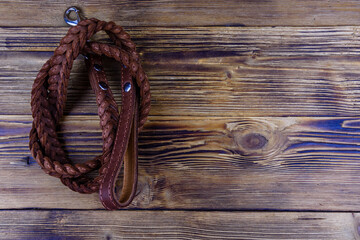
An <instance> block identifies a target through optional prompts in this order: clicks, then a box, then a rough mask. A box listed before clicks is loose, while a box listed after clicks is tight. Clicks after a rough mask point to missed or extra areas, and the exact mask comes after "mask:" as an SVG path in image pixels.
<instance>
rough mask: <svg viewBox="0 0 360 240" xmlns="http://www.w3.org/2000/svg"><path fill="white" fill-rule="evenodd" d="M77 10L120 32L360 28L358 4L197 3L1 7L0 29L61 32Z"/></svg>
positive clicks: (19, 1)
mask: <svg viewBox="0 0 360 240" xmlns="http://www.w3.org/2000/svg"><path fill="white" fill-rule="evenodd" d="M73 5H75V6H78V7H80V8H82V11H83V12H84V13H85V15H86V16H87V17H90V18H91V17H96V18H99V19H103V20H107V21H110V20H112V21H116V22H118V23H120V24H121V25H124V26H135V25H136V26H138V25H145V26H194V25H195V26H199V25H205V26H209V25H217V26H221V25H247V26H259V25H262V26H264V25H266V26H275V25H277V26H279V25H282V26H284V25H288V26H324V25H356V24H358V23H359V22H360V16H359V8H360V3H359V1H357V0H343V1H337V0H329V1H309V0H306V1H304V0H268V1H248V0H242V1H234V0H230V1H229V0H227V1H226V0H222V1H221V0H217V1H209V0H198V1H190V0H185V1H176V0H172V1H163V0H154V1H125V0H117V1H110V0H105V1H101V2H99V1H96V0H89V1H81V0H74V1H71V2H70V3H69V2H61V1H47V2H46V4H45V3H44V2H43V1H40V0H37V1H34V0H33V1H24V0H15V1H1V2H0V6H1V7H0V26H51V27H58V26H64V25H65V23H64V20H63V14H64V12H65V9H67V8H68V7H70V6H73Z"/></svg>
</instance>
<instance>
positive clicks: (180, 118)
mask: <svg viewBox="0 0 360 240" xmlns="http://www.w3.org/2000/svg"><path fill="white" fill-rule="evenodd" d="M69 4H71V5H75V6H76V5H77V6H80V7H82V9H83V11H84V13H85V15H86V16H88V17H97V18H100V19H103V20H113V21H115V22H116V23H118V24H119V25H122V26H124V27H125V29H126V30H127V31H128V32H129V33H130V34H131V36H132V38H133V40H134V41H135V42H136V44H137V46H138V50H139V52H140V55H141V58H142V59H143V63H144V67H145V70H146V72H147V73H148V75H149V77H150V80H151V90H152V106H153V108H152V110H151V113H150V118H149V122H148V123H147V124H146V126H145V128H144V131H143V133H142V135H141V137H140V145H139V148H140V156H139V157H140V159H139V160H140V178H139V186H138V193H137V197H136V198H135V201H134V202H133V204H132V205H131V207H130V208H131V210H128V211H120V212H106V211H104V210H103V207H102V205H101V204H100V202H99V200H98V196H97V195H96V194H92V195H82V194H78V193H75V192H72V191H71V190H69V189H68V188H66V187H64V186H63V185H62V184H61V183H60V182H59V180H58V179H55V178H53V177H50V176H47V175H45V174H44V173H43V171H42V170H41V169H40V168H39V166H38V165H37V164H36V162H35V161H34V159H33V158H32V157H31V156H30V153H29V150H28V132H29V130H30V126H31V113H30V104H29V101H30V90H31V85H32V82H33V80H34V78H35V76H36V74H37V71H38V70H39V69H40V67H41V65H42V64H43V63H44V62H45V61H46V60H47V59H48V58H49V57H50V56H51V52H52V51H53V50H54V48H55V47H56V46H57V44H58V42H59V40H60V38H61V37H62V36H63V35H64V34H65V33H66V31H67V29H68V28H67V27H65V24H64V22H63V19H62V17H63V12H64V10H65V9H66V8H67V7H69V6H70V5H69ZM359 9H360V2H359V1H355V0H345V1H337V0H330V1H308V0H306V1H300V0H268V1H204V0H200V1H159V0H155V1H109V0H106V1H101V2H99V1H93V0H91V1H77V0H75V1H72V2H71V3H68V2H65V3H63V2H59V1H22V0H15V1H0V62H1V64H0V106H1V107H0V183H1V184H0V238H3V239H69V238H70V239H71V238H72V239H81V238H86V239H88V238H90V239H91V238H92V239H99V238H100V239H101V238H105V239H113V238H115V239H117V238H127V239H128V238H148V239H161V238H164V239H173V238H182V239H201V238H203V239H205V238H215V239H226V238H228V239H360V237H359V233H358V232H359V229H360V228H359V221H360V220H359V219H360V215H359V213H355V214H352V212H359V211H360V200H359V199H360V198H359V196H360V174H359V172H360V161H359V160H360V154H359V153H360V148H359V146H360V134H359V133H360V130H359V129H360V128H359V126H360V120H359V116H360V114H359V110H360V98H359V89H360V88H359V86H360V82H359V79H360V71H359V53H360V51H359V49H360V48H359V47H360V41H359V32H360V31H359V27H358V26H357V25H358V24H359V23H360V14H359ZM99 39H100V40H104V36H103V35H102V36H100V37H99ZM106 65H107V67H106V72H107V73H108V77H109V78H110V83H111V87H112V88H113V89H114V92H115V93H118V92H119V86H118V84H117V82H118V75H119V71H118V67H117V65H116V64H114V63H112V62H107V64H106ZM85 71H86V70H85V68H84V65H83V63H82V61H81V59H80V60H79V61H77V62H76V63H75V66H74V69H73V71H72V80H71V81H70V86H69V95H68V105H67V108H66V116H65V118H64V119H63V123H64V125H63V126H62V127H61V128H60V129H59V130H60V135H61V138H62V140H63V142H64V145H65V146H66V147H65V148H66V151H67V152H68V155H69V157H70V158H72V159H74V160H75V162H79V161H84V160H87V159H88V158H92V157H94V156H96V155H97V154H100V152H101V147H100V146H101V138H100V131H99V123H98V117H97V115H96V112H97V109H96V104H95V99H94V96H93V94H92V93H91V90H90V87H89V85H88V83H87V76H86V73H85ZM116 98H117V99H118V100H119V99H120V96H119V95H118V94H117V95H116ZM26 209H33V210H26ZM158 209H164V210H172V211H160V210H158ZM187 210H189V211H187ZM202 210H205V211H202ZM206 210H211V211H206ZM239 210H241V211H239ZM244 210H245V211H251V212H243V211H244ZM263 210H272V211H274V212H268V211H263ZM307 210H308V211H312V212H300V211H307ZM289 211H293V212H289ZM319 211H323V212H319ZM333 211H335V212H333ZM330 212H332V213H330ZM86 234H88V236H85V235H86Z"/></svg>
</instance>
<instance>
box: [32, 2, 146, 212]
mask: <svg viewBox="0 0 360 240" xmlns="http://www.w3.org/2000/svg"><path fill="white" fill-rule="evenodd" d="M71 11H74V12H75V13H76V14H77V20H74V21H71V20H70V19H69V18H68V15H69V13H70V12H71ZM64 19H65V21H66V22H68V23H69V24H71V25H73V27H71V28H70V29H69V31H68V33H67V34H66V36H65V37H63V38H62V40H61V41H60V46H59V47H57V48H56V49H55V51H54V55H53V56H52V57H51V58H50V59H49V60H48V61H47V62H46V63H45V64H44V65H43V67H42V68H41V69H40V71H39V73H38V75H37V77H36V79H35V81H34V84H33V87H32V91H31V111H32V116H33V119H34V120H33V124H32V129H31V131H30V141H29V145H30V150H31V153H32V155H33V157H34V158H35V159H36V161H37V162H38V164H39V165H40V166H41V168H42V169H43V170H44V171H45V172H46V173H47V174H49V175H51V176H54V177H58V178H60V180H61V182H62V183H63V184H64V185H66V186H68V187H69V188H70V189H71V190H73V191H76V192H79V193H94V192H97V191H99V195H100V200H101V202H102V204H103V205H104V207H105V208H106V209H109V210H115V209H119V208H123V207H126V206H128V205H129V204H130V203H131V201H132V200H133V198H134V196H135V193H136V185H137V177H138V176H137V174H138V173H137V165H138V163H137V158H138V148H137V141H138V133H139V131H140V130H141V128H142V127H143V125H144V123H145V122H146V119H147V116H148V113H149V111H150V85H149V81H148V78H147V76H146V74H145V72H144V71H143V69H142V66H141V64H140V59H139V55H138V54H137V52H136V50H135V44H134V43H133V42H132V41H131V40H130V36H129V34H128V33H126V32H125V31H124V30H123V28H122V27H120V26H117V25H116V24H115V23H113V22H104V21H100V20H98V19H95V18H92V19H84V20H81V21H80V15H79V10H78V9H76V8H74V7H72V8H69V9H68V10H67V11H66V12H65V16H64ZM101 30H103V31H105V32H106V33H107V34H108V35H109V37H110V39H111V40H112V41H113V42H114V45H109V44H104V43H99V42H94V41H90V38H91V37H92V36H93V35H94V34H95V33H97V32H99V31H101ZM80 53H81V54H83V55H84V58H85V62H86V65H87V68H88V71H89V80H90V84H91V87H92V89H93V91H94V92H95V95H96V102H97V105H98V114H99V117H100V126H101V129H102V140H103V146H102V149H103V152H102V154H101V155H100V156H97V157H95V159H93V160H89V161H87V162H85V163H77V164H73V163H72V161H71V160H70V159H68V158H66V154H65V152H64V150H63V148H62V146H61V143H60V141H59V138H58V134H57V132H56V128H57V125H58V124H59V120H60V119H61V117H62V115H63V111H64V108H65V102H66V94H67V86H68V80H69V77H70V71H71V68H72V66H73V62H74V60H75V59H76V58H77V57H78V55H79V54H80ZM101 56H107V57H109V58H113V59H115V60H116V61H118V62H120V63H121V65H122V67H121V89H122V92H121V94H122V95H121V101H122V106H121V110H120V112H119V110H118V105H117V104H116V102H115V99H114V96H113V94H112V92H111V90H110V87H109V84H108V81H107V79H106V75H105V72H104V71H103V68H102V61H101ZM122 167H123V168H124V170H123V171H124V176H123V183H122V189H121V191H120V196H119V197H118V196H117V195H118V194H117V191H116V189H115V188H116V186H115V185H116V180H117V178H118V176H119V173H120V170H121V169H122ZM96 170H98V172H99V174H98V176H97V177H93V178H91V177H89V176H87V174H88V173H90V172H93V171H96Z"/></svg>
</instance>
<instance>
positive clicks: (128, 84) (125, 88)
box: [124, 82, 131, 92]
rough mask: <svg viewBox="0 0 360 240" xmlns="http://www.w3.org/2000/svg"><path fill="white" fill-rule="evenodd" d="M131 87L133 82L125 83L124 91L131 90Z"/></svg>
mask: <svg viewBox="0 0 360 240" xmlns="http://www.w3.org/2000/svg"><path fill="white" fill-rule="evenodd" d="M130 89H131V83H129V82H127V83H125V85H124V91H125V92H129V91H130Z"/></svg>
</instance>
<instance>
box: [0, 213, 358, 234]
mask: <svg viewBox="0 0 360 240" xmlns="http://www.w3.org/2000/svg"><path fill="white" fill-rule="evenodd" d="M359 217H360V216H359V214H357V213H356V214H351V213H310V212H301V213H296V212H295V213H291V212H281V213H279V212H203V211H199V212H193V211H190V212H186V211H170V212H169V211H123V212H107V211H87V212H84V211H57V210H52V211H34V210H27V211H1V212H0V237H2V238H4V239H5V238H6V239H324V240H325V239H326V240H331V239H334V240H335V239H336V240H338V239H359V233H358V226H359ZM14 219H16V220H14Z"/></svg>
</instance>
